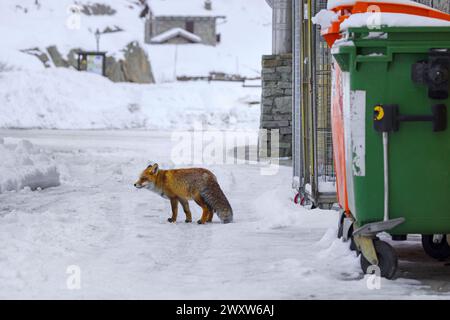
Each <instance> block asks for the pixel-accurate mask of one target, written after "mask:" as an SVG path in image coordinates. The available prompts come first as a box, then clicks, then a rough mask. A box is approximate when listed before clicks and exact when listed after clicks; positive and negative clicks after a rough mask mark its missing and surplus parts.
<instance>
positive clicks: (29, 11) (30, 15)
mask: <svg viewBox="0 0 450 320" xmlns="http://www.w3.org/2000/svg"><path fill="white" fill-rule="evenodd" d="M34 2H35V1H34V0H2V1H0V20H1V21H2V23H1V24H0V38H1V39H2V50H0V63H1V62H3V60H4V58H5V55H7V57H6V59H7V61H6V62H8V63H10V64H11V63H12V62H13V63H14V64H17V65H19V66H20V68H21V69H33V70H35V69H36V68H37V66H38V65H39V64H40V62H39V60H38V59H37V58H36V57H33V56H30V57H25V55H24V54H23V53H21V52H20V50H24V49H30V48H36V47H37V48H40V49H41V50H42V51H44V52H45V50H46V48H47V47H48V46H51V45H56V46H57V48H58V50H59V51H60V52H61V54H63V55H67V54H68V53H69V51H70V50H71V49H75V48H81V49H83V50H88V51H92V50H95V46H96V40H95V36H94V33H95V31H96V30H97V29H99V30H100V31H103V30H105V28H107V27H110V28H115V27H119V28H121V29H122V30H123V31H121V32H114V33H107V34H103V35H102V36H101V38H100V50H102V51H106V52H107V54H108V55H112V56H115V57H116V58H121V57H123V49H124V48H125V46H126V45H127V44H128V43H130V42H132V41H137V42H138V43H139V44H140V45H141V46H142V47H143V48H144V49H145V50H146V51H147V54H148V56H149V59H150V61H151V64H152V68H153V72H154V75H155V78H156V81H157V82H168V81H174V80H175V79H176V76H207V75H208V74H209V73H210V72H212V71H215V72H225V73H231V74H233V73H238V74H241V75H244V76H250V77H254V76H258V75H260V64H261V55H263V54H268V53H270V52H271V44H272V40H271V35H272V32H271V21H272V12H271V9H270V7H269V6H267V4H266V3H265V1H264V0H246V1H242V0H215V1H214V2H213V8H214V9H213V11H211V12H212V13H214V14H215V13H216V12H218V13H220V14H221V15H222V14H223V15H225V16H226V19H225V20H223V19H219V20H218V25H217V32H218V33H220V34H221V39H222V40H221V42H220V44H218V45H217V46H216V47H212V46H206V45H199V44H185V45H164V46H162V45H157V44H155V45H152V44H150V45H147V44H144V22H145V19H140V18H139V14H140V12H141V10H142V7H141V6H139V5H138V1H129V0H108V1H107V2H105V1H103V3H105V4H107V5H109V6H110V7H111V8H113V9H114V10H116V13H115V14H114V15H112V16H87V15H84V14H78V13H79V9H76V8H77V7H76V6H74V5H75V3H77V4H78V5H82V4H86V3H95V2H93V1H86V0H78V1H75V0H46V1H40V3H41V5H40V7H36V6H35V4H34ZM151 3H155V5H156V4H157V3H160V5H158V8H161V10H162V12H166V11H167V12H169V13H170V12H174V13H179V10H181V12H185V15H187V14H189V13H192V12H191V11H195V13H198V12H197V11H198V10H200V11H202V10H203V9H202V8H203V3H202V1H200V0H196V1H185V0H165V1H162V0H158V2H157V1H151ZM71 10H74V11H75V13H73V12H72V11H71ZM203 11H205V10H203ZM5 50H6V51H7V53H4V51H5ZM25 60H26V61H25ZM40 68H41V69H42V68H43V66H41V67H40Z"/></svg>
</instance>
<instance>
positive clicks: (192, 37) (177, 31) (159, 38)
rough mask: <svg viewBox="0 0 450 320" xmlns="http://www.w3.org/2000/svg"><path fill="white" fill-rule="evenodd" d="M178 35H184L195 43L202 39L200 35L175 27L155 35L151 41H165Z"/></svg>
mask: <svg viewBox="0 0 450 320" xmlns="http://www.w3.org/2000/svg"><path fill="white" fill-rule="evenodd" d="M176 37H183V38H185V39H187V40H189V41H191V42H193V43H199V42H201V41H202V38H200V37H199V36H197V35H195V34H193V33H191V32H189V31H186V30H184V29H181V28H173V29H170V30H167V31H166V32H163V33H160V34H158V35H157V36H155V37H153V38H152V39H151V40H150V41H151V42H152V43H163V42H166V41H168V40H170V39H173V38H176Z"/></svg>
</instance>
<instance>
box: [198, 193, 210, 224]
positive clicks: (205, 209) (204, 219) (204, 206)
mask: <svg viewBox="0 0 450 320" xmlns="http://www.w3.org/2000/svg"><path fill="white" fill-rule="evenodd" d="M194 201H195V203H197V204H198V205H199V206H200V207H202V209H203V213H202V217H201V219H200V220H198V221H197V223H198V224H205V223H206V222H207V221H208V219H209V216H210V212H211V210H209V208H208V206H207V204H206V203H205V201H203V199H202V198H201V197H197V198H194Z"/></svg>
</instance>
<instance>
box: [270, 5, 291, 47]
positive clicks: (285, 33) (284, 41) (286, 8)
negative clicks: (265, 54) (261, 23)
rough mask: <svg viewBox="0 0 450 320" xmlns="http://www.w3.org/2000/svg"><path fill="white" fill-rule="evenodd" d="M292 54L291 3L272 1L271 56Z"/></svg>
mask: <svg viewBox="0 0 450 320" xmlns="http://www.w3.org/2000/svg"><path fill="white" fill-rule="evenodd" d="M290 52H292V2H291V0H272V54H284V53H290Z"/></svg>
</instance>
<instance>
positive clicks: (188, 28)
mask: <svg viewBox="0 0 450 320" xmlns="http://www.w3.org/2000/svg"><path fill="white" fill-rule="evenodd" d="M186 31H188V32H190V33H194V21H186Z"/></svg>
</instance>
